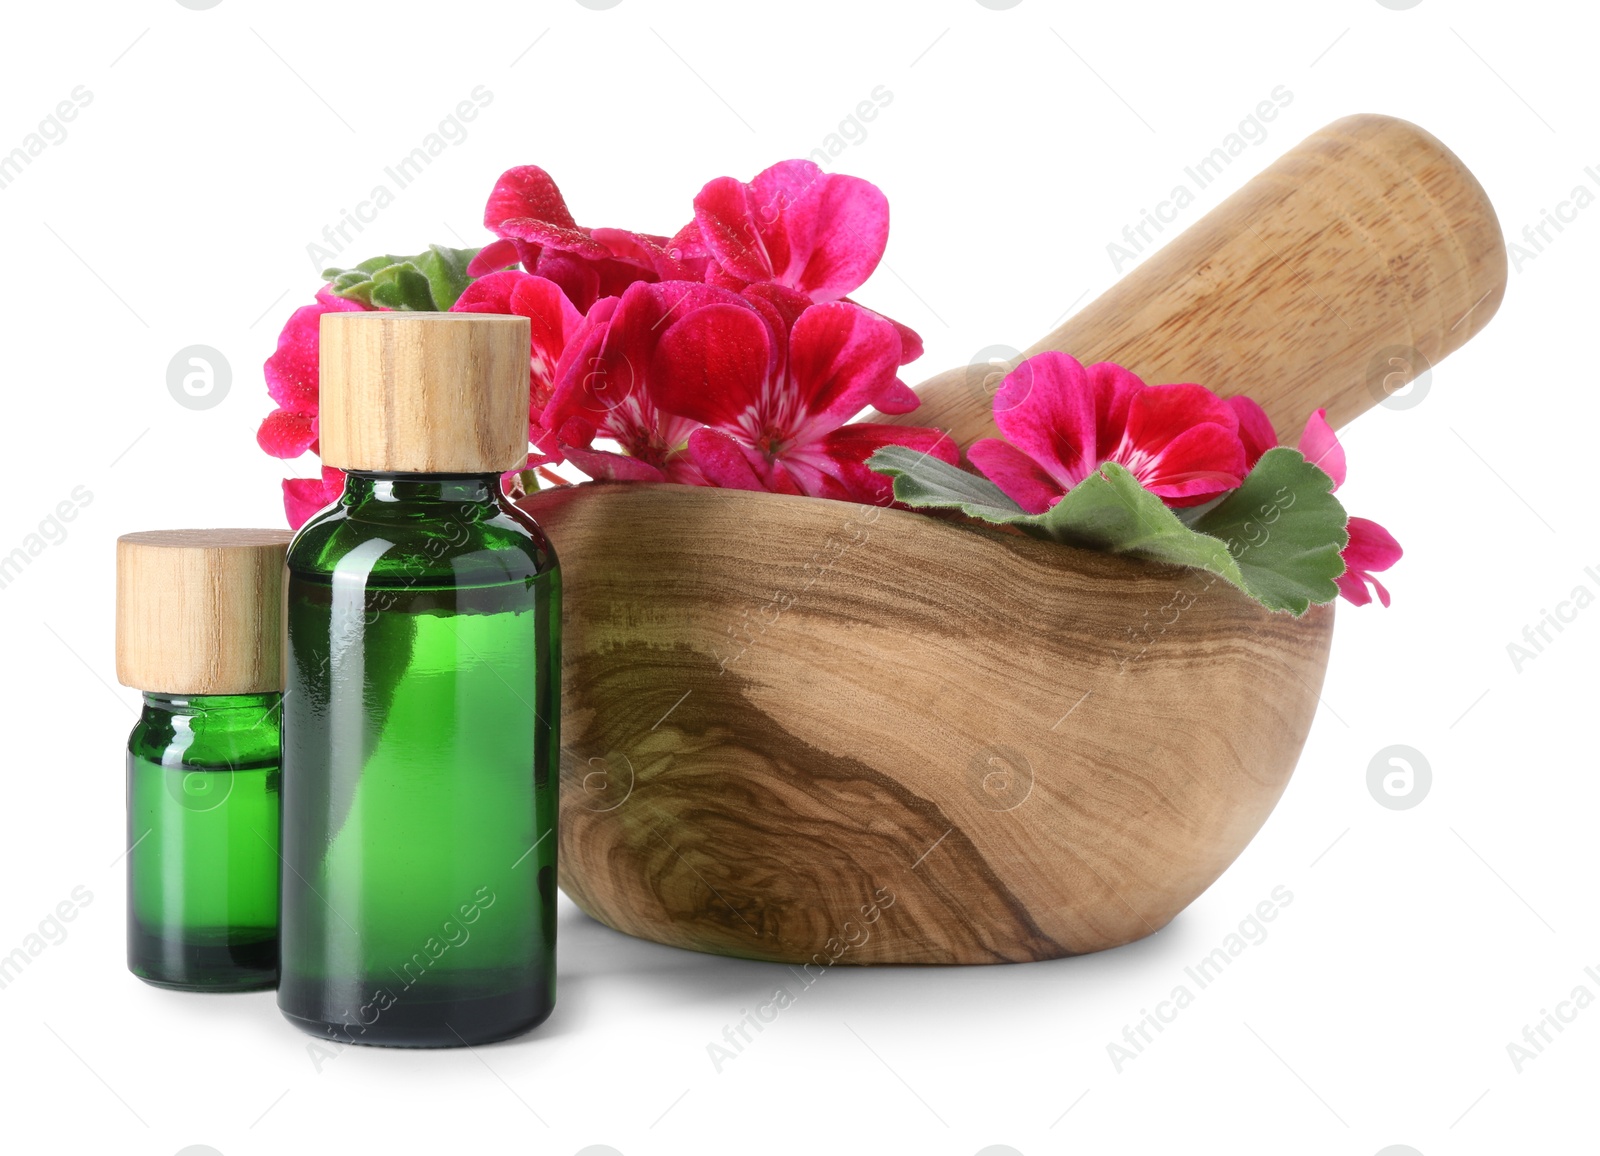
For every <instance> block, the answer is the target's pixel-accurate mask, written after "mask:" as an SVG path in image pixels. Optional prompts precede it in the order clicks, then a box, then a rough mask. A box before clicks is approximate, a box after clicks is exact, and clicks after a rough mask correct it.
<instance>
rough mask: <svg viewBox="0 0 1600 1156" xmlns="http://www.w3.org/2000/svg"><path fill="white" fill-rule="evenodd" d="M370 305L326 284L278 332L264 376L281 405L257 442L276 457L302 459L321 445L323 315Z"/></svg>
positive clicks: (271, 394) (262, 429) (257, 434)
mask: <svg viewBox="0 0 1600 1156" xmlns="http://www.w3.org/2000/svg"><path fill="white" fill-rule="evenodd" d="M365 309H366V306H364V305H362V304H361V302H359V301H349V300H347V299H345V298H343V297H338V296H335V295H334V292H333V289H332V288H331V287H329V286H327V285H324V286H323V287H322V288H321V289H319V290H317V299H316V301H315V302H314V303H312V304H310V305H302V306H301V307H300V308H299V309H296V310H295V311H294V313H293V315H291V316H290V318H289V321H288V323H287V324H285V325H284V327H283V331H282V332H281V333H279V334H278V348H277V349H275V350H274V351H273V353H272V356H271V357H269V358H267V360H266V363H265V364H264V365H263V366H262V372H263V373H264V374H265V375H266V379H267V393H268V394H269V395H270V396H271V398H272V400H273V401H275V402H277V403H278V408H277V409H275V410H273V411H272V412H271V413H269V414H268V415H267V416H266V418H265V419H264V420H263V421H262V422H261V428H260V429H258V430H257V431H256V443H257V444H258V445H259V446H260V447H261V448H262V449H264V450H266V451H267V453H269V454H271V455H272V456H273V457H275V458H297V457H299V456H300V455H301V454H303V453H305V452H306V451H307V450H308V449H313V448H314V447H315V446H316V444H317V398H318V395H319V390H318V384H317V383H318V375H317V348H318V344H319V337H318V334H319V327H320V325H321V319H322V315H323V314H324V313H348V312H362V311H364V310H365Z"/></svg>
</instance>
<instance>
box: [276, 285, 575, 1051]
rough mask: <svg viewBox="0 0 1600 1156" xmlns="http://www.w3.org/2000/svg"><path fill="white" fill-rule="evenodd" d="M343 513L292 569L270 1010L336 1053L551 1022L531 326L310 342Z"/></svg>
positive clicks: (468, 322) (551, 644) (446, 323)
mask: <svg viewBox="0 0 1600 1156" xmlns="http://www.w3.org/2000/svg"><path fill="white" fill-rule="evenodd" d="M321 340H322V368H321V398H322V400H321V412H322V425H321V443H322V445H321V448H322V455H323V460H324V461H326V462H327V463H328V464H330V465H334V466H338V467H340V468H343V469H345V470H346V471H347V473H346V481H345V488H344V493H343V495H342V496H341V497H340V499H339V500H338V502H337V503H335V504H334V505H333V506H330V507H329V508H328V509H326V510H324V511H323V512H321V513H320V514H318V515H316V516H315V517H314V518H313V519H312V520H311V521H309V522H307V523H306V525H305V526H304V527H303V528H302V529H301V530H300V532H299V534H298V535H297V536H296V537H295V540H294V542H293V544H292V546H291V547H290V550H289V557H288V580H287V596H286V627H287V635H288V645H287V649H286V668H287V680H286V683H287V685H286V690H285V697H284V712H283V713H284V723H283V874H282V896H283V913H282V961H281V963H282V974H281V978H280V982H279V988H278V1005H279V1007H280V1008H281V1009H282V1011H283V1013H284V1014H285V1015H286V1016H287V1017H288V1018H289V1019H290V1020H291V1021H293V1022H295V1023H297V1024H299V1025H300V1026H301V1027H303V1028H305V1029H307V1030H308V1031H311V1032H314V1033H316V1034H318V1035H322V1036H326V1037H328V1038H331V1039H335V1040H338V1041H339V1042H342V1043H364V1044H389V1045H395V1046H404V1047H450V1046H457V1045H464V1044H477V1043H482V1042H487V1041H490V1040H496V1039H502V1038H505V1037H507V1036H512V1035H516V1034H518V1033H520V1032H523V1031H526V1030H527V1029H529V1028H531V1027H533V1026H534V1025H536V1024H538V1023H539V1022H541V1021H542V1020H543V1019H544V1018H545V1017H546V1016H547V1015H549V1013H550V1011H551V1008H552V1007H553V1005H554V1000H555V884H556V878H555V855H556V837H555V824H556V790H557V780H558V776H557V759H558V757H559V755H558V736H557V721H558V713H559V710H560V696H559V673H560V618H561V610H560V604H561V600H560V583H559V573H558V570H557V567H556V559H555V555H554V553H553V552H552V551H551V549H550V545H549V543H548V541H547V540H546V539H545V537H544V535H543V533H541V531H540V530H539V528H538V526H537V525H536V524H535V523H534V522H533V521H532V519H530V518H529V517H528V516H527V515H526V514H524V513H523V512H522V511H521V510H519V509H518V508H516V507H515V506H513V505H511V504H510V503H509V502H508V501H507V500H506V499H505V497H504V496H503V494H502V491H501V485H500V475H501V473H502V471H504V470H507V469H511V468H514V467H516V466H519V465H521V464H522V463H523V461H524V460H525V458H526V453H527V413H528V408H527V407H528V323H527V320H526V319H525V318H520V317H502V316H486V315H474V314H419V313H400V312H395V313H337V314H327V315H326V316H325V318H324V320H323V322H322V339H321Z"/></svg>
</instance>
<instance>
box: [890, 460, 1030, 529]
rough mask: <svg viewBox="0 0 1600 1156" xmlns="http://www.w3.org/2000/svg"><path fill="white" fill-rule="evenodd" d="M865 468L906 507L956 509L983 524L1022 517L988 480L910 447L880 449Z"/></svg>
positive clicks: (997, 487)
mask: <svg viewBox="0 0 1600 1156" xmlns="http://www.w3.org/2000/svg"><path fill="white" fill-rule="evenodd" d="M867 465H868V466H869V467H870V468H872V469H873V470H875V471H877V472H878V473H880V474H884V475H886V476H887V477H891V478H893V479H894V496H895V497H896V498H897V499H899V500H900V501H902V502H904V503H905V504H906V505H908V506H916V507H918V508H919V509H920V508H924V507H936V508H938V509H941V510H960V511H961V512H962V513H963V514H966V515H968V516H969V517H973V518H981V519H983V520H984V521H985V522H1007V521H1010V520H1012V519H1013V518H1026V517H1027V516H1028V515H1027V514H1026V513H1025V512H1024V511H1023V509H1022V507H1021V506H1019V505H1017V504H1016V503H1015V502H1013V501H1012V500H1011V499H1010V498H1009V497H1008V496H1007V495H1006V492H1005V491H1004V490H1002V489H1001V488H1000V487H999V486H997V485H995V484H994V483H993V482H991V481H990V480H989V479H988V478H984V477H979V476H978V475H977V474H970V473H968V472H967V471H966V470H963V469H961V468H960V467H959V466H952V465H951V464H950V463H949V462H944V461H940V460H939V459H938V458H935V457H931V456H929V455H928V454H925V453H923V452H922V451H921V450H914V449H912V448H911V447H910V446H884V447H883V448H881V449H879V450H877V451H876V452H875V453H874V454H873V455H872V456H871V457H870V458H868V459H867Z"/></svg>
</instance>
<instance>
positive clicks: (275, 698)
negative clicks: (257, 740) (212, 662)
mask: <svg viewBox="0 0 1600 1156" xmlns="http://www.w3.org/2000/svg"><path fill="white" fill-rule="evenodd" d="M282 699H283V693H282V692H281V691H276V690H269V691H263V692H261V693H259V694H155V693H153V692H148V691H147V692H146V693H145V696H144V708H145V710H146V711H154V712H157V713H159V714H163V715H173V716H178V717H190V718H192V717H196V716H203V717H205V718H208V719H215V720H217V721H218V722H223V721H227V722H233V721H236V720H237V721H243V722H246V723H248V722H250V721H251V720H252V719H257V718H260V717H261V716H262V715H263V714H268V713H271V712H273V711H275V710H277V709H278V704H279V703H280V702H281V701H282Z"/></svg>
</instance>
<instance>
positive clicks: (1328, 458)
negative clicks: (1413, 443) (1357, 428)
mask: <svg viewBox="0 0 1600 1156" xmlns="http://www.w3.org/2000/svg"><path fill="white" fill-rule="evenodd" d="M1300 452H1301V453H1302V454H1304V455H1305V457H1306V460H1307V461H1308V462H1310V463H1311V464H1312V465H1315V466H1317V467H1319V468H1320V469H1321V470H1322V471H1323V473H1325V474H1327V475H1328V476H1329V477H1330V478H1332V479H1333V488H1334V489H1335V490H1337V489H1338V488H1339V487H1340V486H1342V485H1344V479H1345V457H1344V447H1343V446H1342V445H1340V444H1339V438H1338V436H1337V435H1335V434H1334V432H1333V427H1332V426H1330V425H1329V424H1328V417H1327V412H1326V411H1325V410H1320V409H1319V410H1317V411H1316V412H1315V413H1313V414H1312V415H1311V416H1310V417H1309V418H1307V419H1306V428H1305V431H1304V432H1303V433H1301V435H1300ZM1345 530H1346V532H1347V533H1349V535H1350V544H1349V545H1347V546H1346V547H1345V548H1344V552H1343V554H1341V555H1340V557H1342V558H1343V559H1344V567H1345V569H1344V573H1343V574H1341V575H1339V577H1338V578H1336V579H1334V581H1335V582H1337V583H1338V584H1339V593H1340V594H1341V595H1342V596H1343V597H1344V598H1345V600H1346V601H1348V602H1351V603H1353V604H1355V605H1356V606H1365V605H1366V604H1367V603H1369V602H1371V601H1372V593H1371V591H1369V590H1368V589H1367V588H1368V587H1369V586H1370V587H1371V588H1372V590H1376V591H1377V592H1378V601H1379V602H1381V603H1383V605H1385V606H1388V605H1389V591H1388V590H1387V589H1386V588H1385V587H1384V585H1383V583H1382V582H1379V581H1378V580H1377V579H1376V578H1374V577H1373V575H1374V574H1375V573H1379V572H1381V571H1384V570H1387V569H1388V568H1389V567H1390V566H1393V565H1394V564H1395V563H1396V562H1398V561H1400V559H1401V557H1402V556H1403V555H1404V553H1405V551H1404V550H1402V549H1401V548H1400V543H1399V542H1397V541H1395V538H1394V535H1393V534H1391V533H1389V531H1387V530H1385V529H1384V528H1383V527H1382V526H1380V525H1378V523H1376V522H1374V521H1371V520H1370V519H1367V518H1356V517H1352V518H1351V519H1350V521H1349V522H1348V523H1347V524H1346V526H1345Z"/></svg>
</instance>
